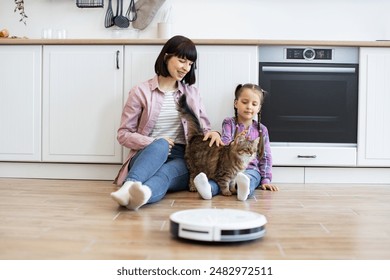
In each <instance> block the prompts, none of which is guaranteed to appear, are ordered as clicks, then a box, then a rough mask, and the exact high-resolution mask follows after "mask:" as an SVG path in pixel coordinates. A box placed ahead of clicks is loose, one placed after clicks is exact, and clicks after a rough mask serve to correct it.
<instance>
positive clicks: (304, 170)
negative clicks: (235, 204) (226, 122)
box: [0, 162, 390, 184]
mask: <svg viewBox="0 0 390 280" xmlns="http://www.w3.org/2000/svg"><path fill="white" fill-rule="evenodd" d="M120 167H121V166H120V165H119V164H77V163H35V162H34V163H31V162H28V163H27V162H0V177H4V178H36V179H38V178H40V179H70V180H71V179H74V180H108V181H112V180H114V178H115V177H116V175H117V172H118V171H119V169H120ZM272 181H273V183H276V184H277V183H291V184H295V183H301V184H302V183H326V184H338V183H340V184H390V168H367V167H362V168H359V167H353V168H348V167H345V168H344V167H337V168H335V167H287V166H275V167H273V180H272Z"/></svg>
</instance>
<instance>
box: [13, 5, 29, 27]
mask: <svg viewBox="0 0 390 280" xmlns="http://www.w3.org/2000/svg"><path fill="white" fill-rule="evenodd" d="M16 11H18V12H19V15H20V20H19V21H21V22H23V23H24V24H26V19H27V18H28V16H27V15H26V13H25V12H24V0H15V9H14V12H16Z"/></svg>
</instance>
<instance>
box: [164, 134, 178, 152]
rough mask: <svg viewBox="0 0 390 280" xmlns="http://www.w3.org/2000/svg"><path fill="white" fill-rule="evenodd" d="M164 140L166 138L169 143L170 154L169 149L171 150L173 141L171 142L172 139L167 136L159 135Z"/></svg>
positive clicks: (173, 144)
mask: <svg viewBox="0 0 390 280" xmlns="http://www.w3.org/2000/svg"><path fill="white" fill-rule="evenodd" d="M161 138H163V139H165V140H167V142H168V144H169V154H171V150H172V147H173V146H175V142H173V140H172V139H171V138H169V137H161Z"/></svg>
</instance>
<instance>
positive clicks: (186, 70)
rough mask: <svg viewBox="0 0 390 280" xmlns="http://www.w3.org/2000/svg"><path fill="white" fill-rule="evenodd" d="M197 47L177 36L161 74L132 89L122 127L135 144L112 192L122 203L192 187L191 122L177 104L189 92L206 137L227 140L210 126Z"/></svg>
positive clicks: (165, 51)
mask: <svg viewBox="0 0 390 280" xmlns="http://www.w3.org/2000/svg"><path fill="white" fill-rule="evenodd" d="M196 59H197V51H196V48H195V45H194V43H193V42H192V41H191V40H190V39H188V38H186V37H183V36H174V37H172V38H171V39H169V40H168V41H167V42H166V44H165V45H164V47H163V48H162V50H161V52H160V54H159V56H158V57H157V60H156V62H155V67H154V69H155V73H156V75H155V76H154V77H153V78H152V79H150V80H148V81H146V82H144V83H141V84H140V85H137V86H135V87H134V88H132V89H131V91H130V93H129V97H128V99H127V102H126V104H125V106H124V109H123V112H122V118H121V125H120V127H119V129H118V141H119V143H120V144H121V145H122V146H124V147H126V148H129V149H130V153H129V155H128V158H127V160H126V161H125V163H124V164H123V166H122V168H121V170H120V171H119V174H118V176H117V178H116V179H115V181H114V183H116V184H118V185H121V188H120V189H119V190H117V191H115V192H113V193H111V197H112V199H113V200H114V201H116V202H117V203H118V204H119V205H121V206H125V207H127V208H129V209H133V210H137V209H138V208H139V207H141V206H143V205H145V204H146V203H154V202H157V201H159V200H161V199H162V198H163V197H164V196H165V194H166V193H167V192H168V191H180V190H186V189H187V188H188V180H189V176H188V170H187V167H186V163H185V160H184V149H185V143H186V134H187V133H186V132H187V125H186V122H185V120H184V119H181V118H180V116H179V112H178V111H177V110H176V102H177V101H178V100H179V98H180V96H181V95H183V94H186V96H187V100H188V104H189V106H190V107H191V108H192V110H193V111H194V112H196V114H198V116H199V117H200V120H201V122H202V127H203V128H204V134H205V138H204V139H209V138H211V140H210V146H211V145H213V143H216V145H220V144H222V141H221V137H220V135H219V133H218V132H215V131H214V132H212V131H210V122H209V119H208V118H207V115H206V113H205V109H204V106H203V104H202V103H201V99H200V95H199V92H198V90H197V88H195V87H194V86H193V84H194V83H195V80H196V78H195V62H196Z"/></svg>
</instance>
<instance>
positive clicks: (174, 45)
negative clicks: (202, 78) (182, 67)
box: [154, 35, 198, 85]
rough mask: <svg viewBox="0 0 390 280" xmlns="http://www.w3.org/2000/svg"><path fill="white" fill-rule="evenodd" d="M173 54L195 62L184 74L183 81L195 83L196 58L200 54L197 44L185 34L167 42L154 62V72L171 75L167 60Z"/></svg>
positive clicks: (164, 75)
mask: <svg viewBox="0 0 390 280" xmlns="http://www.w3.org/2000/svg"><path fill="white" fill-rule="evenodd" d="M173 56H177V57H179V58H184V59H188V60H190V61H192V62H193V64H192V66H191V70H190V71H189V72H188V73H187V74H186V75H185V76H184V78H183V81H184V83H186V84H189V85H192V84H195V82H196V77H195V69H196V59H197V56H198V55H197V51H196V47H195V44H194V43H193V42H192V41H191V40H190V39H188V38H186V37H184V36H180V35H177V36H174V37H172V38H171V39H169V40H168V41H167V42H166V43H165V45H164V47H163V48H162V50H161V52H160V54H159V55H158V57H157V59H156V63H155V64H154V72H155V73H156V74H157V75H161V76H163V77H169V76H170V74H169V71H168V67H167V61H168V59H170V58H171V57H173Z"/></svg>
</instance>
